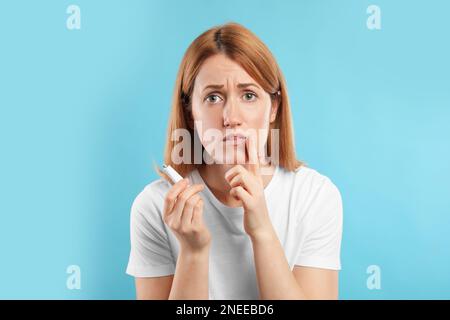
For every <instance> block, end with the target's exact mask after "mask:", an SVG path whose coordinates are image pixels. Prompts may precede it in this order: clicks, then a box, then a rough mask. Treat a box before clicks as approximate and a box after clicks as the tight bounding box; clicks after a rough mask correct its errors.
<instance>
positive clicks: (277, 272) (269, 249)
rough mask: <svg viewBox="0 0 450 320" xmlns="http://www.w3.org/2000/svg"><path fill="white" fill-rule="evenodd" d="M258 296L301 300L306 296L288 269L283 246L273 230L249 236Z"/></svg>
mask: <svg viewBox="0 0 450 320" xmlns="http://www.w3.org/2000/svg"><path fill="white" fill-rule="evenodd" d="M251 240H252V245H253V254H254V260H255V267H256V276H257V280H258V287H259V294H260V298H261V299H263V300H303V299H306V296H305V294H304V292H303V290H302V289H301V287H300V285H299V284H298V282H297V280H296V279H295V277H294V274H293V273H292V271H291V270H290V267H289V263H288V262H287V260H286V256H285V254H284V250H283V247H282V246H281V243H280V241H279V240H278V237H277V236H276V233H275V231H274V230H272V231H271V232H270V233H269V234H266V235H264V236H259V237H251Z"/></svg>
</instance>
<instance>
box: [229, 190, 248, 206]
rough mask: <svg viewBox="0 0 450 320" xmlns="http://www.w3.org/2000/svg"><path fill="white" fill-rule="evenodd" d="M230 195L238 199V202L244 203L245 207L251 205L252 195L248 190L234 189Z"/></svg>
mask: <svg viewBox="0 0 450 320" xmlns="http://www.w3.org/2000/svg"><path fill="white" fill-rule="evenodd" d="M230 194H231V195H232V196H233V197H236V198H237V199H238V200H241V201H242V202H243V203H244V205H245V204H246V203H250V200H251V196H250V194H249V193H248V192H247V191H246V190H244V188H242V187H241V186H237V187H234V188H232V189H231V191H230Z"/></svg>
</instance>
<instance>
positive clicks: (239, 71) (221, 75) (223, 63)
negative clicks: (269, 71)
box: [195, 54, 256, 89]
mask: <svg viewBox="0 0 450 320" xmlns="http://www.w3.org/2000/svg"><path fill="white" fill-rule="evenodd" d="M229 81H233V82H237V83H246V82H254V83H256V81H255V80H254V79H253V78H252V77H250V75H249V74H248V73H247V72H246V71H245V70H244V68H242V67H241V66H240V65H239V64H238V63H237V62H235V61H233V60H231V59H230V58H228V57H226V56H225V55H222V54H217V55H214V56H212V57H209V58H208V59H206V60H205V61H204V62H203V64H202V66H201V67H200V70H199V72H198V74H197V77H196V79H195V86H196V87H199V88H200V89H201V88H203V87H204V86H207V85H209V84H219V85H225V86H226V85H227V83H228V82H229Z"/></svg>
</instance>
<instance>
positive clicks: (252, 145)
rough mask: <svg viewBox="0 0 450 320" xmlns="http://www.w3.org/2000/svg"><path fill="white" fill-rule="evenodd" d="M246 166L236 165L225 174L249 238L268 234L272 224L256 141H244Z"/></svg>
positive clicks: (249, 139)
mask: <svg viewBox="0 0 450 320" xmlns="http://www.w3.org/2000/svg"><path fill="white" fill-rule="evenodd" d="M245 147H246V150H247V154H248V162H249V163H248V164H246V165H245V167H243V166H242V165H236V166H234V167H233V168H231V169H230V170H228V171H227V172H226V173H225V180H226V181H227V182H228V184H229V185H230V186H231V190H230V194H231V195H232V196H233V197H235V198H236V199H238V200H240V201H241V202H242V205H243V207H244V230H245V232H246V233H247V234H248V235H249V236H250V237H251V238H255V237H259V236H264V235H267V234H270V232H271V231H272V230H273V229H272V222H271V221H270V217H269V212H268V210H267V205H266V199H265V196H264V184H263V180H262V177H261V172H260V167H259V157H258V152H257V146H256V139H251V138H250V137H249V138H248V139H246V146H245Z"/></svg>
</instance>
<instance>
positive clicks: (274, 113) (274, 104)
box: [270, 99, 279, 123]
mask: <svg viewBox="0 0 450 320" xmlns="http://www.w3.org/2000/svg"><path fill="white" fill-rule="evenodd" d="M278 105H279V100H278V99H274V100H272V107H271V108H270V123H272V122H274V121H275V119H276V118H277V112H278Z"/></svg>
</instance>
